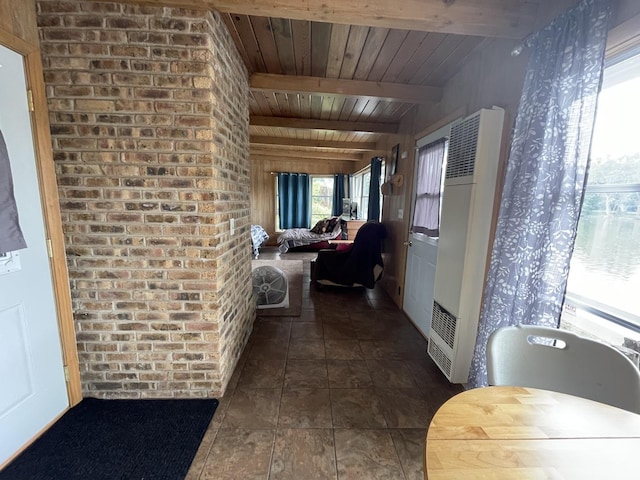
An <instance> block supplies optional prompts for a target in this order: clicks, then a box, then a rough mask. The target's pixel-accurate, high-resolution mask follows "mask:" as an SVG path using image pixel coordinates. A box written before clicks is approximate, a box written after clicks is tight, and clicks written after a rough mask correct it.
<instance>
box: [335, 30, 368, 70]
mask: <svg viewBox="0 0 640 480" xmlns="http://www.w3.org/2000/svg"><path fill="white" fill-rule="evenodd" d="M369 30H370V29H369V27H362V26H359V25H354V26H353V27H351V30H350V31H349V40H348V41H347V47H346V49H345V51H344V60H343V61H342V68H341V69H340V75H339V77H340V78H347V79H352V78H353V75H354V73H355V71H356V67H357V66H358V62H359V61H360V56H361V55H362V51H363V49H364V42H365V41H366V40H367V36H368V35H369Z"/></svg>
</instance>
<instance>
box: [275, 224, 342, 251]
mask: <svg viewBox="0 0 640 480" xmlns="http://www.w3.org/2000/svg"><path fill="white" fill-rule="evenodd" d="M340 235H342V230H341V229H340V227H336V228H335V229H334V230H333V231H332V232H329V233H321V234H318V233H313V232H312V231H311V230H310V229H308V228H290V229H288V230H285V231H284V232H283V233H282V235H280V236H279V237H278V244H279V245H278V250H279V251H280V253H287V251H288V250H289V249H290V248H295V247H304V246H306V245H311V244H313V243H317V242H323V241H327V240H334V239H336V238H340Z"/></svg>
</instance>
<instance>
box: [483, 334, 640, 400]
mask: <svg viewBox="0 0 640 480" xmlns="http://www.w3.org/2000/svg"><path fill="white" fill-rule="evenodd" d="M487 374H488V381H489V385H514V386H521V387H531V388H542V389H545V390H552V391H555V392H560V393H568V394H571V395H575V396H578V397H582V398H588V399H590V400H595V401H598V402H601V403H606V404H609V405H613V406H615V407H619V408H623V409H625V410H629V411H632V412H635V413H640V371H639V370H638V368H637V367H636V366H635V365H634V364H633V362H632V361H631V360H629V359H628V358H627V357H626V356H625V355H624V354H622V353H621V352H619V351H618V350H616V349H615V348H613V347H611V346H609V345H606V344H604V343H601V342H598V341H595V340H591V339H588V338H584V337H581V336H578V335H575V334H573V333H571V332H568V331H566V330H558V329H555V328H549V327H538V326H533V325H517V326H512V327H504V328H500V329H498V330H496V331H495V332H493V333H492V334H491V335H490V336H489V341H488V343H487Z"/></svg>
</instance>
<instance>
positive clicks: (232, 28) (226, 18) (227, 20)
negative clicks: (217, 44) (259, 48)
mask: <svg viewBox="0 0 640 480" xmlns="http://www.w3.org/2000/svg"><path fill="white" fill-rule="evenodd" d="M220 16H221V17H222V22H223V23H224V24H225V25H226V27H227V30H229V33H230V34H231V38H232V39H233V43H235V44H236V47H237V48H238V52H239V53H240V56H241V57H242V61H243V62H244V65H245V66H246V67H247V70H248V71H249V74H252V73H253V72H255V71H256V68H255V65H253V63H252V62H251V59H250V58H249V56H248V55H247V50H246V48H245V46H244V44H243V43H242V39H241V38H240V34H239V33H238V30H237V29H236V24H235V22H234V21H233V19H232V18H231V15H229V14H227V13H223V14H220Z"/></svg>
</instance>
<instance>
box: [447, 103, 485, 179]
mask: <svg viewBox="0 0 640 480" xmlns="http://www.w3.org/2000/svg"><path fill="white" fill-rule="evenodd" d="M479 129H480V115H473V116H472V117H469V118H465V119H464V120H463V121H461V122H458V123H455V124H453V125H452V126H451V136H450V140H449V151H448V153H447V171H446V172H445V178H458V177H466V176H468V175H473V169H474V167H475V160H476V146H477V144H478V131H479Z"/></svg>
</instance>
